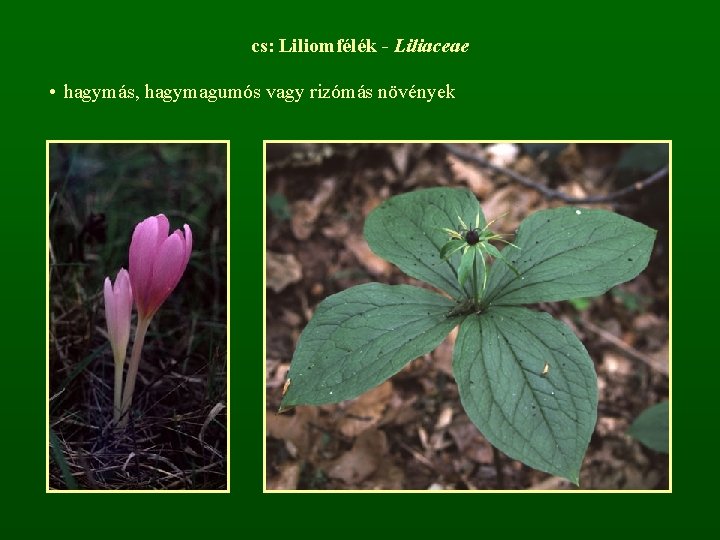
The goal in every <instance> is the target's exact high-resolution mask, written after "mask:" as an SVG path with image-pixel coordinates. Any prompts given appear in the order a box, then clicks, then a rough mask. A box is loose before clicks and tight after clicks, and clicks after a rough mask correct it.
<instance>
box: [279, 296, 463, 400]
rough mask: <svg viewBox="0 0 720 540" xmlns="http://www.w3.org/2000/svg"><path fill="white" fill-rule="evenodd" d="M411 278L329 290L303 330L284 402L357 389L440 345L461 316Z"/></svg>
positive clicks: (346, 394) (352, 393)
mask: <svg viewBox="0 0 720 540" xmlns="http://www.w3.org/2000/svg"><path fill="white" fill-rule="evenodd" d="M454 307H455V303H454V302H452V301H451V300H449V299H447V298H444V297H442V296H440V295H438V294H435V293H433V292H431V291H428V290H425V289H420V288H418V287H412V286H410V285H383V284H380V283H367V284H365V285H358V286H357V287H352V288H350V289H347V290H345V291H343V292H340V293H338V294H334V295H332V296H329V297H328V298H326V299H325V300H323V302H321V303H320V305H319V306H318V307H317V310H316V311H315V314H314V315H313V318H312V320H311V321H310V322H309V323H308V325H307V326H306V327H305V330H304V331H303V333H302V334H301V336H300V340H299V342H298V345H297V348H296V350H295V355H294V356H293V359H292V363H291V364H290V371H289V372H288V379H289V380H290V385H289V386H288V389H287V392H286V394H285V396H284V398H283V400H282V407H291V406H294V405H306V404H322V403H335V402H338V401H343V400H345V399H351V398H354V397H357V396H358V395H360V394H361V393H363V392H365V391H366V390H369V389H371V388H373V387H375V386H377V385H378V384H380V383H381V382H383V381H384V380H385V379H387V378H389V377H390V376H392V375H394V374H395V373H397V372H398V371H399V370H400V369H401V368H402V367H403V366H405V364H407V363H408V362H409V361H410V360H413V359H414V358H417V357H418V356H421V355H423V354H425V353H427V352H429V351H431V350H433V349H434V348H435V347H437V346H438V345H439V344H440V342H441V341H442V340H443V339H444V338H445V336H446V335H447V334H448V333H449V332H450V330H452V328H453V327H454V326H455V325H456V324H458V323H459V322H461V321H462V318H460V319H458V318H456V317H453V318H448V317H447V315H448V313H449V312H450V311H451V310H452V309H453V308H454Z"/></svg>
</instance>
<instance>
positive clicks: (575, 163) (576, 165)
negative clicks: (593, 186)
mask: <svg viewBox="0 0 720 540" xmlns="http://www.w3.org/2000/svg"><path fill="white" fill-rule="evenodd" d="M584 161H585V160H584V159H583V157H582V154H581V153H580V151H579V150H578V147H577V145H576V144H574V143H573V144H568V145H567V146H566V147H565V148H563V149H562V150H561V151H560V153H559V154H558V157H557V162H558V165H560V167H561V168H562V169H563V170H564V171H565V174H566V175H567V176H568V177H572V176H574V175H576V174H579V173H580V172H581V171H582V168H583V164H584Z"/></svg>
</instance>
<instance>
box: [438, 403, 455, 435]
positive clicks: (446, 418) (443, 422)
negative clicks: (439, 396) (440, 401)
mask: <svg viewBox="0 0 720 540" xmlns="http://www.w3.org/2000/svg"><path fill="white" fill-rule="evenodd" d="M452 418H453V409H452V405H443V408H442V410H441V411H440V414H439V415H438V419H437V422H436V423H435V431H440V430H441V429H445V428H446V427H448V426H449V425H450V422H452Z"/></svg>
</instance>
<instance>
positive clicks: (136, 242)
mask: <svg viewBox="0 0 720 540" xmlns="http://www.w3.org/2000/svg"><path fill="white" fill-rule="evenodd" d="M183 228H184V230H185V234H183V232H182V231H180V229H177V230H175V232H173V233H172V234H171V235H169V236H168V231H169V230H170V224H169V223H168V219H167V218H166V217H165V216H164V215H163V214H158V215H157V216H152V217H149V218H147V219H146V220H144V221H142V222H140V223H138V225H137V226H136V227H135V232H133V236H132V241H131V242H130V281H131V283H132V288H133V295H134V296H135V306H136V307H137V310H138V316H139V317H140V318H141V319H150V318H151V317H152V316H153V315H154V314H155V312H156V311H157V310H158V308H159V307H160V306H161V305H162V303H163V302H165V300H166V299H167V297H168V296H170V293H171V292H172V291H173V289H175V287H176V286H177V284H178V282H179V281H180V278H181V277H182V275H183V273H184V272H185V268H186V267H187V263H188V260H190V252H191V250H192V232H191V231H190V227H189V226H188V225H187V224H186V225H185V226H184V227H183Z"/></svg>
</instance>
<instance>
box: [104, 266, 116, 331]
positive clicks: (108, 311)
mask: <svg viewBox="0 0 720 540" xmlns="http://www.w3.org/2000/svg"><path fill="white" fill-rule="evenodd" d="M103 293H104V295H105V321H106V323H107V330H108V337H109V338H110V343H111V344H112V343H114V341H115V339H114V338H115V295H114V293H113V288H112V284H111V283H110V278H109V277H106V278H105V286H104V288H103Z"/></svg>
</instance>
